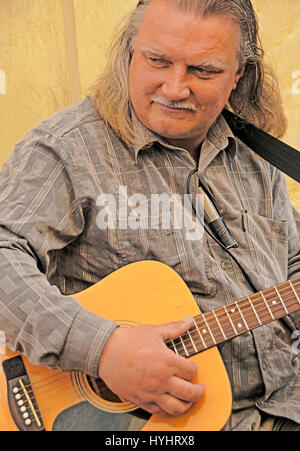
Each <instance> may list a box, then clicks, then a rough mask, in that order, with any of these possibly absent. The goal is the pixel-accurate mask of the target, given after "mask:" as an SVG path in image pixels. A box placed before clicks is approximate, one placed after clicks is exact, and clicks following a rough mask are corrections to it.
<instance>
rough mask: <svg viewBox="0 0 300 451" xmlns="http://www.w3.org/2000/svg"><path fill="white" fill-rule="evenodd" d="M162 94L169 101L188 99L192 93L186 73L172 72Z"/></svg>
mask: <svg viewBox="0 0 300 451" xmlns="http://www.w3.org/2000/svg"><path fill="white" fill-rule="evenodd" d="M162 93H163V94H164V95H165V96H166V97H167V98H168V99H169V100H183V99H188V98H189V96H190V94H191V91H190V88H189V85H188V76H187V74H186V73H185V72H183V71H179V70H175V69H173V70H171V71H169V72H168V75H167V78H166V79H165V81H164V83H163V85H162Z"/></svg>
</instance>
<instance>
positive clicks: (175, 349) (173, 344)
mask: <svg viewBox="0 0 300 451" xmlns="http://www.w3.org/2000/svg"><path fill="white" fill-rule="evenodd" d="M171 343H172V346H173V348H174V351H175V352H176V354H177V355H179V352H178V351H177V348H176V346H175V343H174V341H173V340H171Z"/></svg>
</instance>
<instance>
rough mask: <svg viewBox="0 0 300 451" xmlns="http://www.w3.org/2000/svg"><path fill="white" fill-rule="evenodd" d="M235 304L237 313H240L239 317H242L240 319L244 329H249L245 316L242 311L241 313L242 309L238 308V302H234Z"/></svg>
mask: <svg viewBox="0 0 300 451" xmlns="http://www.w3.org/2000/svg"><path fill="white" fill-rule="evenodd" d="M235 305H236V306H237V309H238V311H239V314H240V315H241V318H242V320H243V322H244V325H245V327H246V329H247V330H248V331H249V330H250V329H249V327H248V324H247V321H246V320H245V317H244V315H243V313H242V311H241V309H240V307H239V304H238V302H235Z"/></svg>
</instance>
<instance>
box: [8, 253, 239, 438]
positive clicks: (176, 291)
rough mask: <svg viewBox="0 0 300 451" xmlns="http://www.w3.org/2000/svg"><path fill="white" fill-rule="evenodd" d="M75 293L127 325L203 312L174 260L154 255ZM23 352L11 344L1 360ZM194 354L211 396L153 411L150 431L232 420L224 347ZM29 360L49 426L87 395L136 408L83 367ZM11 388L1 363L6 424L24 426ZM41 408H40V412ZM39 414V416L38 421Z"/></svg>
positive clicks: (95, 401) (214, 426)
mask: <svg viewBox="0 0 300 451" xmlns="http://www.w3.org/2000/svg"><path fill="white" fill-rule="evenodd" d="M73 297H75V298H76V299H78V301H79V302H80V303H81V305H82V306H83V308H85V309H87V310H90V311H92V312H94V313H96V314H99V315H101V316H103V317H105V318H108V319H111V320H113V321H115V322H117V323H119V324H120V325H122V326H126V327H127V326H130V327H131V326H136V325H138V324H162V323H166V322H169V321H177V320H180V319H182V318H184V317H186V316H195V315H199V309H198V307H197V305H196V303H195V301H194V298H193V296H192V294H191V293H190V291H189V289H188V288H187V286H186V284H185V283H184V282H183V280H182V279H181V278H180V277H179V276H178V275H177V273H175V272H174V271H173V270H172V269H170V268H169V267H168V266H166V265H164V264H162V263H159V262H153V261H142V262H137V263H133V264H131V265H128V266H126V267H123V268H121V269H119V270H118V271H116V272H114V273H112V274H111V275H109V276H108V277H106V278H105V279H103V280H102V281H100V282H99V283H97V284H95V285H93V286H92V287H90V288H88V289H87V290H85V291H83V292H81V293H79V294H77V295H75V296H73ZM17 355H18V354H16V353H12V352H10V351H9V350H7V349H6V351H5V354H4V355H0V361H1V363H3V362H5V361H8V360H9V359H13V358H15V357H16V356H17ZM190 358H191V359H192V360H193V361H194V362H196V364H197V366H198V373H197V376H196V380H198V381H200V382H202V383H204V385H205V388H206V391H205V396H204V397H203V398H202V399H201V400H200V401H199V402H197V403H196V404H194V406H193V407H192V408H191V409H190V410H189V411H188V412H187V413H185V414H183V415H180V416H176V417H171V416H167V415H165V416H160V415H152V416H151V417H150V419H149V420H148V421H147V422H146V424H145V426H144V427H143V430H144V431H177V430H181V431H212V430H220V429H222V427H223V426H224V425H225V424H226V422H227V420H228V418H229V416H230V413H231V402H232V397H231V387H230V383H229V380H228V376H227V372H226V369H225V367H224V364H223V361H222V359H221V356H220V354H219V352H218V349H217V348H216V347H213V348H211V349H208V350H206V351H203V352H201V353H199V354H197V355H194V356H192V357H190ZM23 362H24V365H25V368H26V372H27V373H28V377H29V380H30V386H31V387H30V388H32V392H33V393H34V396H35V401H36V404H37V406H38V412H39V414H40V417H41V419H42V422H43V427H44V429H46V430H52V428H53V423H54V421H55V419H56V418H57V416H58V415H59V414H60V413H61V412H63V411H64V410H66V409H67V408H68V407H71V406H73V405H75V404H78V403H79V402H82V401H88V402H90V403H91V404H92V405H94V406H96V407H98V408H99V409H102V410H105V411H106V412H111V414H112V415H113V414H115V413H121V412H130V411H132V410H134V409H135V406H134V405H132V404H130V403H127V402H125V401H122V400H120V399H119V398H117V397H114V395H113V394H112V397H111V396H106V395H103V396H101V395H99V392H97V390H94V388H93V381H90V380H89V378H88V377H87V376H86V375H85V374H83V373H80V372H72V373H64V372H62V371H60V370H50V369H48V368H46V367H37V366H34V365H32V364H31V363H29V362H28V360H27V359H26V358H25V357H23ZM107 391H108V392H109V390H108V389H107ZM7 392H8V389H7V377H6V374H5V372H4V371H3V370H2V369H1V368H0V430H2V431H4V430H18V429H20V427H19V428H18V427H17V426H16V424H15V421H14V420H13V417H12V404H13V403H14V401H10V399H9V396H8V395H7ZM110 393H111V392H110ZM34 405H35V404H34ZM18 408H19V407H17V408H16V409H18ZM38 412H35V414H36V416H38ZM17 414H18V412H17ZM34 419H35V416H33V422H34ZM36 421H38V420H36ZM40 427H42V426H40Z"/></svg>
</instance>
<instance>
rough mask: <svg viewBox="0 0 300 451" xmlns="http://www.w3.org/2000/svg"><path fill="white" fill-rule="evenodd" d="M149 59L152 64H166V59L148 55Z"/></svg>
mask: <svg viewBox="0 0 300 451" xmlns="http://www.w3.org/2000/svg"><path fill="white" fill-rule="evenodd" d="M149 60H150V61H151V62H152V63H154V64H167V61H165V60H163V59H162V58H153V57H149Z"/></svg>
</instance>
